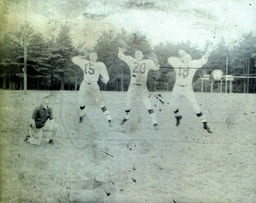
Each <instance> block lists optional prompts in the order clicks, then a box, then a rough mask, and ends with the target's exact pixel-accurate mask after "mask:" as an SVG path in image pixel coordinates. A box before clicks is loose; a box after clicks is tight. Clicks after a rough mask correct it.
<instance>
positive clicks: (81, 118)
mask: <svg viewBox="0 0 256 203" xmlns="http://www.w3.org/2000/svg"><path fill="white" fill-rule="evenodd" d="M83 120H84V115H83V116H79V123H82V122H83Z"/></svg>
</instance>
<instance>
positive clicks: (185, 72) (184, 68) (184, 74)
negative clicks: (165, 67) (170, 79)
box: [168, 57, 207, 86]
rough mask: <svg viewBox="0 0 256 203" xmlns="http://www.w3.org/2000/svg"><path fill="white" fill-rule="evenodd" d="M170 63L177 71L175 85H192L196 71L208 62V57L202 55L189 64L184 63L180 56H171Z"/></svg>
mask: <svg viewBox="0 0 256 203" xmlns="http://www.w3.org/2000/svg"><path fill="white" fill-rule="evenodd" d="M168 63H169V64H170V65H171V66H172V67H173V68H174V70H175V72H176V82H175V85H179V86H192V80H193V77H194V75H195V73H196V71H197V70H198V69H199V68H201V67H202V66H203V65H204V64H206V63H207V58H205V57H202V59H199V60H193V61H191V62H190V63H188V64H185V63H183V62H182V61H181V60H180V58H177V57H170V58H169V59H168Z"/></svg>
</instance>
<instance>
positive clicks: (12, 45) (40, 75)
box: [0, 25, 256, 92]
mask: <svg viewBox="0 0 256 203" xmlns="http://www.w3.org/2000/svg"><path fill="white" fill-rule="evenodd" d="M25 35H26V36H27V41H28V53H27V54H28V63H27V73H28V89H54V90H58V89H61V90H64V89H67V90H70V89H74V90H76V89H78V88H79V85H80V83H81V81H82V80H83V71H82V70H81V69H80V68H79V67H78V66H77V65H75V64H73V63H72V62H71V58H72V57H73V56H75V55H76V54H77V49H76V47H74V45H73V42H72V38H71V35H70V27H68V26H66V25H64V26H62V27H61V28H60V30H59V33H58V34H57V36H56V37H52V38H45V37H44V36H43V34H42V33H40V32H36V31H35V30H34V29H33V28H32V27H31V26H29V25H23V26H22V27H21V28H20V30H18V31H16V32H15V33H8V34H6V35H5V36H4V37H3V38H2V39H1V40H0V57H1V58H0V76H2V77H3V76H6V75H8V74H9V76H10V75H11V77H10V80H14V82H16V80H17V78H20V80H22V74H23V60H24V53H23V46H24V36H25ZM120 41H124V42H125V43H126V44H127V45H128V46H129V49H128V50H127V52H126V54H127V55H132V56H133V55H134V51H135V50H136V49H139V50H141V51H143V53H144V56H145V58H152V57H153V58H157V59H158V61H159V64H160V66H161V69H160V75H159V76H156V75H155V74H153V73H152V72H149V75H148V85H149V89H152V87H151V86H150V85H152V84H153V83H154V82H155V83H160V84H161V82H163V83H168V84H169V85H170V86H171V87H172V86H173V84H174V82H175V72H174V70H173V68H172V67H171V66H170V65H169V64H168V62H167V59H168V58H169V57H171V56H178V50H179V49H183V50H185V51H186V52H187V53H189V54H190V55H191V56H192V58H193V59H199V58H200V57H201V56H202V55H203V54H204V53H205V52H206V50H207V48H208V46H209V44H210V43H209V42H206V44H205V46H204V48H201V49H200V48H198V47H197V46H196V45H194V44H192V43H191V42H190V41H189V40H188V41H186V42H180V43H171V42H166V43H160V44H157V45H155V46H154V47H152V46H151V43H150V41H149V40H148V39H147V37H146V35H145V34H143V33H142V32H140V31H137V32H134V33H129V32H126V31H124V30H121V31H120V32H119V33H116V32H113V31H107V32H103V33H102V35H101V36H100V37H99V39H98V40H97V42H96V44H95V46H94V50H95V51H96V52H97V53H98V57H99V61H102V62H104V63H105V64H106V66H107V69H108V73H109V76H110V81H109V83H108V84H107V86H104V85H103V84H101V83H100V82H99V84H100V86H101V88H103V89H106V90H127V88H128V86H129V82H130V70H129V67H128V66H127V65H126V64H125V63H124V62H123V61H121V60H120V59H119V58H118V57H117V51H118V49H117V48H118V47H119V46H121V44H119V43H120ZM81 43H82V42H81ZM254 53H256V36H255V35H254V34H253V33H248V34H245V35H244V36H243V37H242V39H240V40H239V41H237V42H235V43H233V44H231V45H228V44H227V43H226V42H225V40H224V39H223V38H222V39H221V40H220V41H219V43H218V45H217V46H216V47H215V49H214V50H213V52H212V53H211V55H210V57H209V60H208V63H207V64H206V65H204V66H203V67H202V69H200V70H198V71H197V73H196V75H195V77H194V82H193V85H194V88H195V89H196V90H199V89H200V87H199V86H200V80H199V78H200V77H201V76H202V75H205V74H211V72H212V71H213V70H215V69H220V70H222V71H223V72H224V74H225V73H226V60H227V58H228V73H227V74H228V75H256V70H255V58H254V57H251V56H252V54H254ZM244 81H245V80H244V79H236V80H235V81H234V92H243V89H244V84H245V83H244ZM255 83H256V81H255V79H252V80H250V81H249V85H250V86H249V88H250V92H256V84H255ZM158 88H159V89H161V87H158Z"/></svg>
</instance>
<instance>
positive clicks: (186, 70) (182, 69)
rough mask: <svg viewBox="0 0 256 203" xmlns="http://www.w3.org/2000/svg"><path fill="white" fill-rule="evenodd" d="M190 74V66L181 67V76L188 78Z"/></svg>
mask: <svg viewBox="0 0 256 203" xmlns="http://www.w3.org/2000/svg"><path fill="white" fill-rule="evenodd" d="M188 74H189V68H180V69H179V76H182V77H183V78H186V77H187V76H188Z"/></svg>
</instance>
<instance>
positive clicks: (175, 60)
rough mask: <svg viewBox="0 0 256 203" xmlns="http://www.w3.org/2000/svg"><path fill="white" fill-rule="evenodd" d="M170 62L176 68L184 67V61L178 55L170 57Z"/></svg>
mask: <svg viewBox="0 0 256 203" xmlns="http://www.w3.org/2000/svg"><path fill="white" fill-rule="evenodd" d="M168 63H169V64H170V65H171V66H172V67H174V68H177V67H182V63H181V61H180V60H179V59H178V58H177V57H170V58H168Z"/></svg>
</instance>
